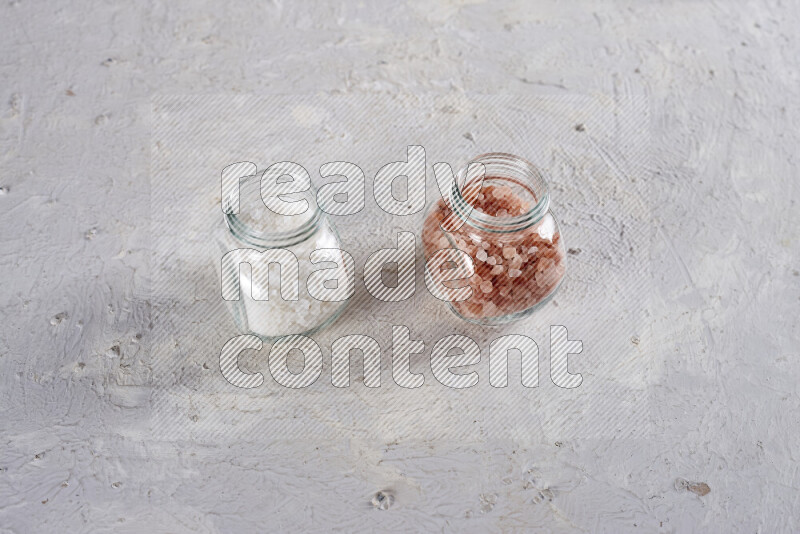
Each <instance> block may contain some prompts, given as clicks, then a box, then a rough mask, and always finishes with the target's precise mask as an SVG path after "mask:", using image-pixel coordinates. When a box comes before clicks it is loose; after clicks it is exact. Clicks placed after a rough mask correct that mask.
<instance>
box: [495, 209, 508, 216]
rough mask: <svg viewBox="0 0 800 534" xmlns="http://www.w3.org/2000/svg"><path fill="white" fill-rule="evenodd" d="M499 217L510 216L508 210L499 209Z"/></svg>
mask: <svg viewBox="0 0 800 534" xmlns="http://www.w3.org/2000/svg"><path fill="white" fill-rule="evenodd" d="M497 216H498V217H508V210H498V211H497Z"/></svg>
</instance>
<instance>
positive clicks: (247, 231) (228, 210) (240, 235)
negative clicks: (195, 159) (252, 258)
mask: <svg viewBox="0 0 800 534" xmlns="http://www.w3.org/2000/svg"><path fill="white" fill-rule="evenodd" d="M264 172H266V169H265V170H261V171H256V172H255V173H254V174H250V175H247V176H243V177H241V178H240V179H239V188H238V189H236V190H235V191H233V192H232V193H231V194H230V195H229V196H227V197H226V198H224V199H222V212H223V215H224V217H225V222H226V224H227V226H228V230H229V231H230V232H231V234H233V236H234V237H235V238H237V239H239V240H241V241H244V242H245V243H248V244H250V245H255V246H258V247H262V248H282V247H288V246H292V245H296V244H297V243H300V242H302V241H305V240H306V239H308V238H309V237H310V236H311V235H312V234H314V232H316V230H317V228H318V227H319V225H320V221H321V219H322V210H321V209H320V207H319V205H318V204H317V203H316V202H311V201H309V202H308V204H309V208H310V209H312V210H313V213H312V215H311V217H309V218H308V220H306V221H304V222H303V223H302V224H300V225H298V226H297V227H295V228H292V229H290V230H285V231H278V232H270V231H265V230H263V229H259V228H254V227H253V226H251V225H248V224H247V223H246V222H245V221H243V220H242V218H241V217H239V216H238V214H237V213H233V210H232V207H233V204H234V195H240V194H241V193H240V191H241V190H242V188H243V187H242V186H243V185H245V184H247V183H248V182H250V183H251V184H252V183H253V182H256V181H257V182H258V184H259V191H260V190H261V188H260V184H261V178H262V177H263V175H264ZM304 194H305V196H306V197H309V196H310V197H315V194H316V190H315V188H314V186H313V185H310V186H309V188H308V189H307V190H306V191H304ZM259 198H260V197H259ZM264 208H265V209H269V208H268V207H267V206H266V204H265V205H264ZM239 209H240V210H241V206H240V208H239Z"/></svg>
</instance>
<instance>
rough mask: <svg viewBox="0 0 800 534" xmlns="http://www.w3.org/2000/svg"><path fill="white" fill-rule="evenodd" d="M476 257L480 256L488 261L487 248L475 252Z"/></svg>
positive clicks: (479, 257) (480, 258) (482, 259)
mask: <svg viewBox="0 0 800 534" xmlns="http://www.w3.org/2000/svg"><path fill="white" fill-rule="evenodd" d="M475 257H476V258H478V259H479V260H480V261H486V258H488V257H489V255H488V254H486V251H485V250H479V251H478V253H477V254H475Z"/></svg>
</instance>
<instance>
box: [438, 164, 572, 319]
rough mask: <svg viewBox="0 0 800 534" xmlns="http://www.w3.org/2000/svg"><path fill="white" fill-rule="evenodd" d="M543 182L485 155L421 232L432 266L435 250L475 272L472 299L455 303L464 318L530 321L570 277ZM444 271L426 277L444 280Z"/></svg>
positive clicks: (534, 171) (540, 175) (526, 167)
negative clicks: (453, 255)
mask: <svg viewBox="0 0 800 534" xmlns="http://www.w3.org/2000/svg"><path fill="white" fill-rule="evenodd" d="M475 163H480V164H482V165H483V166H482V167H481V166H480V165H473V164H475ZM480 169H483V171H484V172H483V173H481V172H480ZM545 176H546V175H545V172H544V170H543V169H541V168H538V167H536V166H535V165H533V164H532V163H530V162H528V161H527V160H525V159H523V158H520V157H519V156H515V155H513V154H506V153H500V152H494V153H489V154H484V155H481V156H478V157H477V158H475V159H473V160H472V161H471V162H470V163H469V165H468V166H467V167H465V168H464V169H463V170H462V171H461V172H460V174H459V176H458V179H457V180H455V181H454V183H453V187H452V189H451V191H450V194H449V195H448V197H449V198H448V204H449V206H448V205H447V204H446V203H445V202H444V200H443V199H439V200H438V201H437V202H435V203H434V204H433V205H432V206H431V208H430V209H429V211H428V213H427V215H426V217H425V222H424V226H423V230H422V243H423V250H424V251H425V259H426V263H427V260H429V259H430V258H432V257H433V256H434V255H435V254H436V253H437V251H439V250H442V249H450V248H455V249H458V250H461V251H462V252H464V253H466V254H468V255H469V257H470V259H471V260H472V264H473V266H474V273H473V274H472V276H471V277H470V278H469V280H468V281H467V284H468V286H469V288H470V291H469V292H468V294H469V297H468V298H466V299H453V301H451V302H449V305H450V308H451V309H452V311H453V312H455V313H456V315H458V316H459V317H461V318H463V319H466V320H467V321H470V322H474V323H478V324H484V325H494V324H502V323H508V322H512V321H515V320H518V319H522V318H524V317H527V316H528V315H530V314H531V313H533V312H534V311H535V310H537V309H538V308H540V307H541V306H543V305H544V304H545V303H547V302H548V301H549V300H550V299H552V298H553V296H554V295H555V294H556V291H557V290H558V288H559V286H560V285H561V281H562V280H563V278H564V273H565V248H564V241H563V239H561V232H560V230H559V227H558V222H557V221H556V219H555V217H554V216H553V214H552V213H551V211H550V192H549V188H548V185H547V180H546V177H545ZM434 264H435V265H438V266H439V267H441V265H440V264H436V262H434ZM443 272H444V271H442V270H441V269H438V270H437V272H426V276H430V277H431V278H432V279H434V280H436V279H437V278H442V279H444V276H443V275H442V273H443ZM445 287H452V286H445ZM464 287H466V285H465V286H464ZM452 292H453V294H455V289H453V290H452ZM462 294H464V293H463V291H462Z"/></svg>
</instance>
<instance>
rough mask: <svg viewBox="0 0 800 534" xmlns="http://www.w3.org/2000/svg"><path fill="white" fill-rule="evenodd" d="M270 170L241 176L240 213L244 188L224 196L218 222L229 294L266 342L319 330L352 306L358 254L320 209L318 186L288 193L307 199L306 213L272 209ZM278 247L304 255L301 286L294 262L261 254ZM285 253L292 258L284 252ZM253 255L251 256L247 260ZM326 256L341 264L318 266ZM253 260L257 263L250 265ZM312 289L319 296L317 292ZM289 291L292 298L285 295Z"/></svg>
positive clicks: (239, 316) (236, 313)
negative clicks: (267, 190) (266, 192)
mask: <svg viewBox="0 0 800 534" xmlns="http://www.w3.org/2000/svg"><path fill="white" fill-rule="evenodd" d="M262 174H263V173H261V172H259V173H258V174H256V175H253V176H247V177H245V178H242V179H240V182H239V184H240V187H239V192H238V194H239V199H240V202H241V207H240V208H239V210H238V213H234V209H233V206H236V204H237V203H236V202H235V197H234V195H235V194H236V193H233V194H231V195H230V196H229V197H227V198H223V199H222V211H223V220H224V221H225V224H222V223H220V224H218V225H217V227H216V229H215V239H216V242H217V245H218V247H217V249H218V250H219V256H217V258H216V259H215V264H216V267H217V274H218V275H219V279H220V281H221V288H222V293H223V299H224V300H225V301H226V303H227V304H228V308H229V310H230V312H231V314H232V316H233V320H234V322H235V323H236V326H237V327H238V329H239V330H240V331H241V332H242V333H245V334H253V335H256V336H258V337H259V338H261V339H263V340H265V341H274V340H275V339H277V338H279V337H281V336H286V335H290V334H304V335H309V334H313V333H314V332H317V331H319V330H321V329H322V328H324V327H326V326H328V325H330V324H331V323H333V322H334V321H335V320H336V319H337V318H338V317H339V315H341V313H342V311H344V308H345V307H346V305H347V302H348V299H349V298H350V296H352V292H353V290H354V265H353V261H352V258H351V257H350V256H349V255H348V254H347V253H344V252H343V251H341V250H340V249H341V246H340V239H339V234H338V232H337V231H336V227H335V226H334V224H333V222H332V221H331V220H330V219H329V217H328V216H327V215H326V214H325V213H324V212H323V211H322V210H320V209H319V206H318V205H317V203H316V192H315V190H314V188H313V187H311V188H309V189H308V190H307V191H305V192H302V193H293V194H289V195H282V196H281V198H284V199H291V200H293V201H297V200H301V199H305V200H306V201H307V202H308V209H307V210H306V211H305V212H304V213H301V214H298V215H280V214H278V213H275V212H273V211H271V210H270V209H268V208H267V207H266V205H265V203H264V201H263V200H262V199H261V189H260V183H261V175H262ZM243 249H252V250H253V252H250V251H248V250H243ZM275 249H282V250H283V251H288V252H290V253H291V254H292V255H293V256H294V257H295V258H296V260H297V270H296V271H295V272H296V273H297V275H298V276H297V280H296V285H295V284H294V283H293V281H292V280H291V279H290V278H291V271H292V268H286V266H285V265H284V264H283V263H281V264H279V265H276V264H275V263H273V265H275V267H273V268H272V269H270V266H269V264H267V263H266V261H264V260H262V259H261V258H258V257H257V256H256V254H255V253H256V252H257V253H261V252H265V251H272V253H273V254H275V253H276V251H275ZM231 251H237V253H238V254H239V255H238V256H237V255H236V254H235V253H231ZM315 251H317V252H315ZM277 253H279V254H283V257H284V258H289V259H290V262H292V260H291V257H290V256H287V255H286V254H285V253H284V252H282V251H278V252H277ZM312 253H313V254H312ZM247 254H249V255H250V256H247V257H248V258H249V260H250V261H244V260H243V258H245V257H246V255H247ZM270 257H271V258H273V256H270ZM312 257H313V263H312ZM325 262H334V263H335V264H336V266H335V267H334V268H325V269H319V266H317V267H316V268H315V267H314V265H316V264H319V263H325ZM246 263H249V264H250V266H249V268H248V266H247V265H246ZM287 265H288V264H287ZM240 266H241V268H240ZM270 271H272V272H270ZM323 271H324V272H326V273H328V274H329V275H330V276H327V277H326V281H325V282H324V283H323V282H322V281H321V280H320V278H321V277H320V274H321V273H322V272H323ZM312 273H313V276H312ZM239 277H241V285H240V283H239ZM333 279H336V280H338V285H337V284H334V285H337V287H334V288H333V291H331V287H330V284H329V283H328V282H331V281H333ZM287 280H288V283H287ZM290 286H294V287H296V288H297V289H296V294H294V295H291V293H292V291H291V290H287V287H290ZM323 286H324V289H323ZM315 288H316V290H314V289H315ZM309 289H311V290H312V291H313V292H314V294H315V295H316V296H312V294H311V292H309ZM320 291H322V292H325V298H317V297H319V296H320ZM287 294H289V298H288V299H286V298H284V297H286V296H287ZM331 296H333V298H331ZM232 297H234V298H232ZM254 297H255V298H254ZM265 297H266V298H265Z"/></svg>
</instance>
